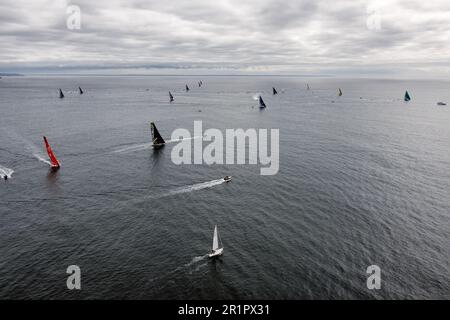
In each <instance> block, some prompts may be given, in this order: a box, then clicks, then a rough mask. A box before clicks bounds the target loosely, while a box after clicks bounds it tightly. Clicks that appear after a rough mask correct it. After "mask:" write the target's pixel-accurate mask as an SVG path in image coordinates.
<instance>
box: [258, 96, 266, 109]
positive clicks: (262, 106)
mask: <svg viewBox="0 0 450 320" xmlns="http://www.w3.org/2000/svg"><path fill="white" fill-rule="evenodd" d="M259 107H260V108H265V107H266V104H265V103H264V100H263V99H262V97H261V96H259Z"/></svg>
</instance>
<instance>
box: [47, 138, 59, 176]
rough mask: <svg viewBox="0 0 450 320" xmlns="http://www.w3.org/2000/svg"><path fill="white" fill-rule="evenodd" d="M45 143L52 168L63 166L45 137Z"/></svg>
mask: <svg viewBox="0 0 450 320" xmlns="http://www.w3.org/2000/svg"><path fill="white" fill-rule="evenodd" d="M44 142H45V148H46V149H47V153H48V157H49V158H50V163H51V166H52V168H55V169H57V168H59V167H60V166H61V165H60V164H59V161H58V159H56V157H55V154H54V153H53V150H52V148H51V147H50V144H49V143H48V141H47V138H46V137H45V136H44Z"/></svg>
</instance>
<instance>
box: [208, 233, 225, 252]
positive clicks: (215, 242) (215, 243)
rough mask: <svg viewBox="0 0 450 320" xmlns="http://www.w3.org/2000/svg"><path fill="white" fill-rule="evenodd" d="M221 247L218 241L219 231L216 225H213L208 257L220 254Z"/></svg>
mask: <svg viewBox="0 0 450 320" xmlns="http://www.w3.org/2000/svg"><path fill="white" fill-rule="evenodd" d="M222 253H223V247H221V246H220V243H219V231H217V225H215V226H214V235H213V245H212V250H211V253H210V254H209V255H208V256H209V257H210V258H213V257H217V256H220V255H222Z"/></svg>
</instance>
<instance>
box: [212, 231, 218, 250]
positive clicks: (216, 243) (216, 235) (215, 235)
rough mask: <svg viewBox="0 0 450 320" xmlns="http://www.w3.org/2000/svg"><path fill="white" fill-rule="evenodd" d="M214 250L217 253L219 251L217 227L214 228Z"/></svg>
mask: <svg viewBox="0 0 450 320" xmlns="http://www.w3.org/2000/svg"><path fill="white" fill-rule="evenodd" d="M212 249H213V250H214V251H215V250H217V249H219V235H218V233H217V225H216V226H215V227H214V236H213V246H212Z"/></svg>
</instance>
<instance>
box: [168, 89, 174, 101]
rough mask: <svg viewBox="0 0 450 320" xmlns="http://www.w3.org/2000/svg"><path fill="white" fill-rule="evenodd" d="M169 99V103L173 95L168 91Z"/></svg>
mask: <svg viewBox="0 0 450 320" xmlns="http://www.w3.org/2000/svg"><path fill="white" fill-rule="evenodd" d="M169 99H170V102H172V101H173V95H172V94H171V93H170V91H169Z"/></svg>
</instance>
